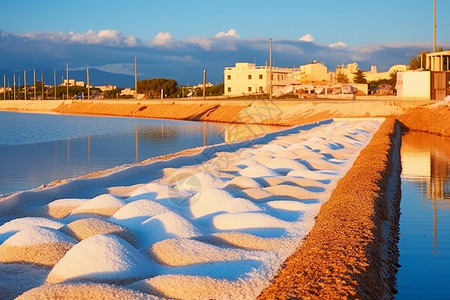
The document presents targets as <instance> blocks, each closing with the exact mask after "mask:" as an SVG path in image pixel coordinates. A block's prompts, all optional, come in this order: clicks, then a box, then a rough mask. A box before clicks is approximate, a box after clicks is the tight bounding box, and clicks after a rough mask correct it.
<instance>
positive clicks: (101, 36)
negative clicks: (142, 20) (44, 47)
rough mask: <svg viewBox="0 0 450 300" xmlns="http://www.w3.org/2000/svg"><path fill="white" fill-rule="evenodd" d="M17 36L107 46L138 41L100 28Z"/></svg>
mask: <svg viewBox="0 0 450 300" xmlns="http://www.w3.org/2000/svg"><path fill="white" fill-rule="evenodd" d="M19 36H22V37H26V38H29V39H32V40H49V41H53V42H66V43H77V44H103V45H108V46H136V45H138V44H140V41H139V40H138V39H137V38H136V37H134V36H125V35H124V34H123V33H121V32H119V31H117V30H112V29H102V30H99V31H95V30H92V29H90V30H88V31H86V32H74V31H69V32H67V33H66V32H61V31H60V32H48V31H47V32H29V33H25V34H21V35H19Z"/></svg>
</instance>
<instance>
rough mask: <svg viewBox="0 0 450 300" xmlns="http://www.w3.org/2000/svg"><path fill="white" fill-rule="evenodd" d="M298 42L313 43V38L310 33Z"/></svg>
mask: <svg viewBox="0 0 450 300" xmlns="http://www.w3.org/2000/svg"><path fill="white" fill-rule="evenodd" d="M299 41H302V42H314V37H313V36H312V35H311V34H310V33H307V34H305V35H303V36H302V37H301V38H300V39H299Z"/></svg>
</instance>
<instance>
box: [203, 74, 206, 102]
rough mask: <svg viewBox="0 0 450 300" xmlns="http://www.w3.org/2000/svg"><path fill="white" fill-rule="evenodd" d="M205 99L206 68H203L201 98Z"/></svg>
mask: <svg viewBox="0 0 450 300" xmlns="http://www.w3.org/2000/svg"><path fill="white" fill-rule="evenodd" d="M205 99H206V69H203V100H205Z"/></svg>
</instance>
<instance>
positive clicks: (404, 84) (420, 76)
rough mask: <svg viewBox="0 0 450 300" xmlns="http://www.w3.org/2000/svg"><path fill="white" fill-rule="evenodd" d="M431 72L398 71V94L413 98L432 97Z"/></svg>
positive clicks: (428, 98)
mask: <svg viewBox="0 0 450 300" xmlns="http://www.w3.org/2000/svg"><path fill="white" fill-rule="evenodd" d="M430 84H431V74H430V72H428V71H424V72H398V73H397V86H396V88H397V96H398V97H400V98H411V99H427V100H430V99H431V92H430V91H431V86H430Z"/></svg>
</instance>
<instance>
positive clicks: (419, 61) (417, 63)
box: [409, 50, 430, 70]
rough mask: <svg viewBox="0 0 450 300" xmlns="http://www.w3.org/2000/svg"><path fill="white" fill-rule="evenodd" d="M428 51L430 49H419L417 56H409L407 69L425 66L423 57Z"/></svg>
mask: <svg viewBox="0 0 450 300" xmlns="http://www.w3.org/2000/svg"><path fill="white" fill-rule="evenodd" d="M428 53H430V51H427V50H425V51H420V52H419V54H417V56H414V57H411V59H410V60H409V69H410V70H417V69H421V68H422V69H423V68H425V58H426V55H427V54H428Z"/></svg>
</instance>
